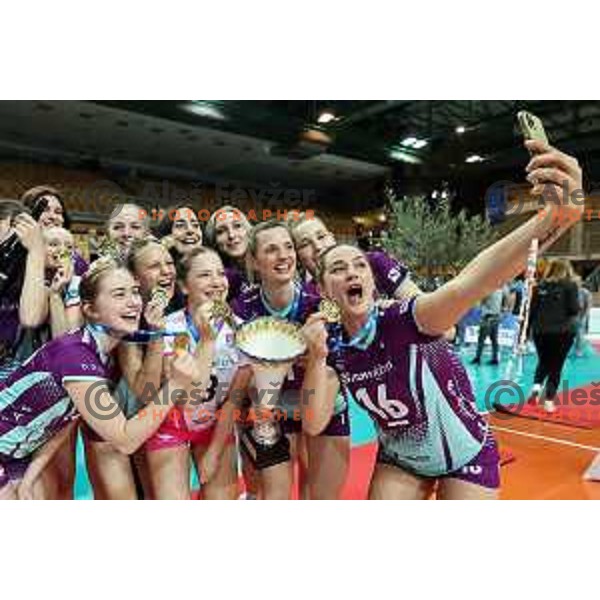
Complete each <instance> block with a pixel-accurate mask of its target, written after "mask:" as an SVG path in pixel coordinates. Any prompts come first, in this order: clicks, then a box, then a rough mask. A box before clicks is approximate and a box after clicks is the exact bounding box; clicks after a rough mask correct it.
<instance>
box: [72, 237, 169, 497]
mask: <svg viewBox="0 0 600 600" xmlns="http://www.w3.org/2000/svg"><path fill="white" fill-rule="evenodd" d="M128 265H129V270H130V272H131V273H132V274H133V276H135V277H136V279H137V282H138V284H139V291H140V295H141V298H142V305H143V314H142V315H141V319H140V329H142V330H143V331H158V330H161V329H163V327H164V316H165V314H166V311H167V306H169V304H170V302H171V301H172V299H173V297H174V295H175V279H176V276H175V264H174V261H173V258H172V257H171V255H170V254H169V252H168V251H167V250H166V248H165V247H164V246H163V245H162V244H160V243H159V242H157V241H156V240H152V239H144V240H136V241H134V242H133V243H132V245H131V247H130V249H129V261H128ZM117 358H118V361H119V365H120V370H121V372H122V374H123V377H122V379H121V381H120V382H119V385H118V388H117V389H118V398H119V400H120V401H121V405H122V409H123V412H124V414H125V415H126V416H127V417H133V416H134V415H135V414H136V413H137V412H138V410H139V409H140V407H141V404H140V403H139V402H138V398H143V397H144V394H146V395H147V393H146V392H147V390H148V389H149V387H148V386H150V388H152V389H159V387H160V384H161V382H162V380H163V377H162V375H163V370H164V364H163V342H162V338H160V337H157V338H156V339H151V340H149V341H148V343H147V344H144V345H141V344H136V343H127V344H122V345H121V346H120V347H119V349H118V351H117ZM83 433H84V441H85V450H86V459H87V464H88V472H89V476H90V481H91V483H92V487H93V488H94V493H95V495H96V496H97V497H99V498H103V499H110V500H118V499H134V498H137V497H138V496H140V495H142V494H143V496H144V497H145V498H149V497H152V488H151V485H150V482H149V479H150V476H149V474H148V466H147V464H146V456H145V451H144V449H143V448H141V449H140V450H139V451H138V452H136V453H135V455H134V456H133V457H130V456H128V455H126V454H123V453H122V452H121V451H120V450H119V449H118V448H116V447H115V446H114V445H112V444H110V443H107V441H106V440H104V439H103V438H102V437H101V436H99V435H98V434H97V433H96V432H95V431H93V429H91V428H90V427H84V428H83ZM136 477H137V478H138V479H137V481H138V482H139V483H138V485H136ZM140 487H141V488H142V489H139V488H140Z"/></svg>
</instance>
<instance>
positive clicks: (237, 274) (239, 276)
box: [225, 267, 258, 301]
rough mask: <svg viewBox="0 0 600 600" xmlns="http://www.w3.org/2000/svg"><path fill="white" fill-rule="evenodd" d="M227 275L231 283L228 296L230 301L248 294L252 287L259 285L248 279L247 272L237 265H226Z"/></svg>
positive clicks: (228, 281)
mask: <svg viewBox="0 0 600 600" xmlns="http://www.w3.org/2000/svg"><path fill="white" fill-rule="evenodd" d="M225 277H227V283H228V284H229V292H228V294H227V297H228V298H229V300H230V301H232V300H234V299H236V298H238V297H239V296H240V295H241V294H248V293H249V292H250V291H251V290H252V289H256V288H257V287H258V286H257V285H256V284H254V283H251V282H250V281H248V277H247V276H246V274H245V273H243V272H242V271H240V269H238V268H236V267H225Z"/></svg>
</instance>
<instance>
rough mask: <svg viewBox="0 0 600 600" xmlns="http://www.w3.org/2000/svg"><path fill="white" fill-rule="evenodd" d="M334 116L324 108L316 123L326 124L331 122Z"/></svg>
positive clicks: (334, 118)
mask: <svg viewBox="0 0 600 600" xmlns="http://www.w3.org/2000/svg"><path fill="white" fill-rule="evenodd" d="M335 120H336V116H335V115H334V114H333V113H332V112H331V111H329V110H324V111H323V112H322V113H321V114H320V115H319V118H318V119H317V123H321V124H322V125H327V123H331V121H335Z"/></svg>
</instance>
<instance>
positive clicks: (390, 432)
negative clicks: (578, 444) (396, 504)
mask: <svg viewBox="0 0 600 600" xmlns="http://www.w3.org/2000/svg"><path fill="white" fill-rule="evenodd" d="M526 146H527V148H528V149H529V150H530V151H532V152H533V153H535V154H536V155H535V156H534V157H533V158H532V159H531V161H530V163H529V165H528V167H527V171H528V173H529V174H528V177H527V179H528V180H529V181H530V182H531V183H533V184H534V187H533V189H532V192H531V193H532V194H533V195H536V196H541V195H542V194H544V193H545V192H552V193H553V194H554V198H559V197H562V195H561V194H562V191H563V190H562V188H561V187H560V186H561V185H563V186H566V188H567V192H568V193H569V198H570V201H569V203H561V204H560V205H558V206H557V205H556V204H555V203H553V202H552V201H549V202H548V203H547V206H546V207H545V208H544V209H543V210H542V211H541V212H540V214H539V215H537V216H535V217H534V218H532V219H531V220H529V221H527V222H526V223H525V224H524V225H522V226H520V227H519V228H517V229H516V230H514V231H513V232H512V233H510V234H508V235H507V236H505V237H504V238H503V239H501V240H500V241H498V242H496V243H495V244H493V245H492V246H490V247H489V248H487V249H485V250H484V251H483V252H481V253H480V254H479V255H478V256H477V257H476V258H475V259H474V260H473V261H471V263H470V264H469V265H467V267H466V268H465V269H463V271H462V272H461V273H460V274H459V275H458V276H457V277H455V278H454V279H452V280H451V281H449V282H448V283H446V284H445V285H443V286H442V287H440V288H439V289H437V290H436V291H435V292H432V293H427V294H422V295H419V296H417V297H415V298H412V299H410V300H403V301H401V302H400V303H395V304H392V305H391V306H390V305H388V306H386V307H378V306H377V305H376V303H375V300H374V293H375V284H374V279H373V273H372V271H371V268H370V266H369V263H368V260H367V258H366V256H365V254H364V253H363V252H362V251H361V250H359V249H358V248H355V247H352V246H335V247H332V248H330V249H329V250H327V251H326V252H325V253H323V254H322V255H321V258H320V267H319V281H320V284H321V289H322V291H323V292H324V294H325V295H326V296H327V297H328V298H330V299H332V300H334V301H335V302H336V303H337V305H338V306H339V308H340V311H341V324H342V326H343V330H344V335H343V336H342V337H341V339H339V340H337V343H336V344H334V345H333V348H332V350H333V351H332V352H330V351H329V347H328V344H327V330H326V327H325V324H324V321H323V319H322V318H321V316H320V315H314V316H313V317H312V318H311V319H310V320H309V322H308V324H307V326H306V327H305V336H306V338H307V340H308V345H309V358H308V360H307V370H306V375H305V379H304V386H305V388H306V389H315V390H317V394H316V395H314V396H311V397H310V408H311V409H312V410H313V412H314V418H313V419H312V420H311V421H310V424H309V425H310V431H309V433H312V434H318V433H319V431H320V430H321V429H322V428H323V427H324V426H325V425H326V423H327V422H328V419H329V418H330V415H331V413H332V407H333V403H334V398H335V397H336V394H337V393H338V391H339V389H340V388H342V389H348V390H349V391H350V392H351V393H352V395H353V396H354V398H356V400H357V402H358V403H359V404H360V405H361V407H362V408H364V409H365V410H366V411H367V412H368V414H369V416H370V417H371V418H372V420H373V421H374V423H375V426H376V429H377V434H378V441H379V451H378V456H377V462H376V466H375V470H374V473H373V476H372V479H371V485H370V491H369V496H370V498H372V499H424V498H428V497H429V496H430V495H431V494H432V493H433V492H434V490H436V491H437V497H438V498H443V499H471V498H472V499H493V498H496V497H497V494H498V488H499V483H500V482H499V465H498V463H499V457H498V452H497V447H496V443H495V441H494V438H493V435H492V433H491V431H490V428H489V425H488V423H487V422H486V420H485V419H484V417H483V416H482V415H480V414H479V412H478V410H477V408H476V406H475V399H474V395H473V392H472V389H471V384H470V381H469V378H468V376H467V373H466V370H465V367H464V366H463V365H462V363H461V362H460V359H459V358H458V357H457V356H456V355H455V354H454V353H453V351H452V350H451V348H450V347H449V345H448V344H447V343H446V342H445V341H444V340H443V339H442V338H441V335H442V334H443V333H444V331H445V330H447V329H448V328H449V327H450V326H451V325H452V324H453V323H455V322H457V321H458V320H459V319H460V318H461V316H463V315H464V314H465V313H466V312H467V311H468V310H469V309H470V308H471V307H472V306H473V305H475V304H476V303H477V302H478V301H479V300H481V299H482V298H484V297H485V296H487V295H489V294H490V293H491V292H492V291H494V290H496V289H497V288H498V287H500V286H501V285H503V284H504V283H506V282H507V281H510V280H511V279H512V278H513V277H515V276H516V275H518V274H519V273H520V272H522V271H523V270H524V269H525V266H526V263H527V256H528V252H529V248H530V245H531V242H532V241H533V240H534V239H537V240H539V246H540V250H543V249H544V248H547V247H548V246H549V245H551V244H552V243H554V242H555V241H556V240H557V239H558V237H560V235H562V234H563V233H564V232H565V231H566V230H567V229H568V228H569V227H570V226H571V225H573V224H574V223H576V222H578V220H579V219H580V218H581V215H582V213H583V208H584V207H583V203H580V204H577V203H576V202H575V201H574V200H573V199H572V194H573V191H574V190H577V191H579V190H581V189H582V173H581V169H580V168H579V165H578V163H577V161H576V160H575V159H574V158H572V157H570V156H568V155H566V154H563V153H561V152H559V151H558V150H556V149H554V148H552V147H550V146H548V145H546V144H544V143H543V142H539V141H527V142H526ZM547 186H550V190H548V189H547Z"/></svg>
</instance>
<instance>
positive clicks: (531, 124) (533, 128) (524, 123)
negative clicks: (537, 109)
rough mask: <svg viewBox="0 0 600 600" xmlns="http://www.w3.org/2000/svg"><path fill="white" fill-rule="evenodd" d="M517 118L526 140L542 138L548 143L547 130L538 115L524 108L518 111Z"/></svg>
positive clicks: (541, 139)
mask: <svg viewBox="0 0 600 600" xmlns="http://www.w3.org/2000/svg"><path fill="white" fill-rule="evenodd" d="M517 119H518V121H519V126H520V128H521V132H522V133H523V136H524V137H525V139H526V140H540V141H542V142H544V143H546V144H548V143H549V142H548V136H547V135H546V130H545V129H544V125H543V124H542V121H541V119H540V118H539V117H536V116H535V115H534V114H533V113H530V112H527V111H526V110H522V111H520V112H519V113H517Z"/></svg>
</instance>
